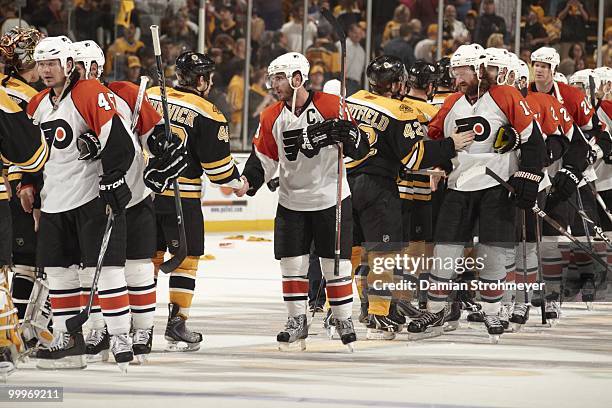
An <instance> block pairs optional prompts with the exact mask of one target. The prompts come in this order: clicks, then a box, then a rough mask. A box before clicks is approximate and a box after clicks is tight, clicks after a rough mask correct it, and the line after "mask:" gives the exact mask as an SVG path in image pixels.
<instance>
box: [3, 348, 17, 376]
mask: <svg viewBox="0 0 612 408" xmlns="http://www.w3.org/2000/svg"><path fill="white" fill-rule="evenodd" d="M16 368H17V348H16V347H15V345H14V344H11V345H8V346H3V347H0V380H1V381H2V382H4V383H6V381H7V380H8V376H9V375H11V374H12V373H13V372H14V371H15V370H16Z"/></svg>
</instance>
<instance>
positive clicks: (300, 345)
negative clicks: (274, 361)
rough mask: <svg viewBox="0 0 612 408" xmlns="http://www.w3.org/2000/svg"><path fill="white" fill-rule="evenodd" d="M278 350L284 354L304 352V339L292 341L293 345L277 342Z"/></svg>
mask: <svg viewBox="0 0 612 408" xmlns="http://www.w3.org/2000/svg"><path fill="white" fill-rule="evenodd" d="M278 350H279V351H285V352H290V351H304V350H306V339H299V340H296V341H294V342H293V343H285V342H283V341H279V342H278Z"/></svg>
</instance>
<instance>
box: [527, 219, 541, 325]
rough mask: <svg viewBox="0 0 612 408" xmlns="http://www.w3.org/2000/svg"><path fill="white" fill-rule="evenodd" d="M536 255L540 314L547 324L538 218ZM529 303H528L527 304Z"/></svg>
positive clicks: (538, 220) (536, 220) (537, 221)
mask: <svg viewBox="0 0 612 408" xmlns="http://www.w3.org/2000/svg"><path fill="white" fill-rule="evenodd" d="M535 222H536V225H535V227H536V254H537V256H538V283H539V286H540V299H542V301H541V302H540V314H541V315H542V324H546V287H545V286H544V271H543V270H542V252H540V240H541V239H542V235H541V231H540V229H541V228H540V219H539V218H537V217H536V219H535ZM525 303H527V302H525Z"/></svg>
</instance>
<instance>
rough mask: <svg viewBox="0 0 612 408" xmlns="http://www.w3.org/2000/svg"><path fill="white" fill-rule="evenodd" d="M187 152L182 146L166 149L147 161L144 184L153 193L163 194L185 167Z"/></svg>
mask: <svg viewBox="0 0 612 408" xmlns="http://www.w3.org/2000/svg"><path fill="white" fill-rule="evenodd" d="M187 164H188V163H187V151H186V149H185V147H184V146H180V147H178V148H176V149H168V150H166V151H165V152H164V153H162V154H161V155H159V156H155V157H152V158H151V159H149V163H148V164H147V167H146V168H145V171H144V176H143V178H144V183H145V185H146V186H147V187H149V188H150V189H151V190H153V191H154V192H156V193H158V194H161V193H163V192H164V191H165V190H166V189H167V188H168V187H169V186H170V184H171V183H172V182H173V180H174V179H175V178H177V177H178V176H179V175H180V174H181V172H182V171H183V170H185V168H186V167H187Z"/></svg>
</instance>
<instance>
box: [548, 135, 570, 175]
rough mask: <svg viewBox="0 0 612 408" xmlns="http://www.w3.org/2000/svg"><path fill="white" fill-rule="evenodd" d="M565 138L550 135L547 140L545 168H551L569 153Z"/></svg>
mask: <svg viewBox="0 0 612 408" xmlns="http://www.w3.org/2000/svg"><path fill="white" fill-rule="evenodd" d="M566 140H567V139H565V136H558V135H550V136H548V137H547V138H546V141H545V142H546V161H545V163H544V166H545V167H547V166H550V165H551V164H553V163H554V162H556V161H557V160H559V159H560V158H561V157H562V156H563V155H564V154H565V152H566V151H567V144H568V143H567V141H566Z"/></svg>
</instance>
